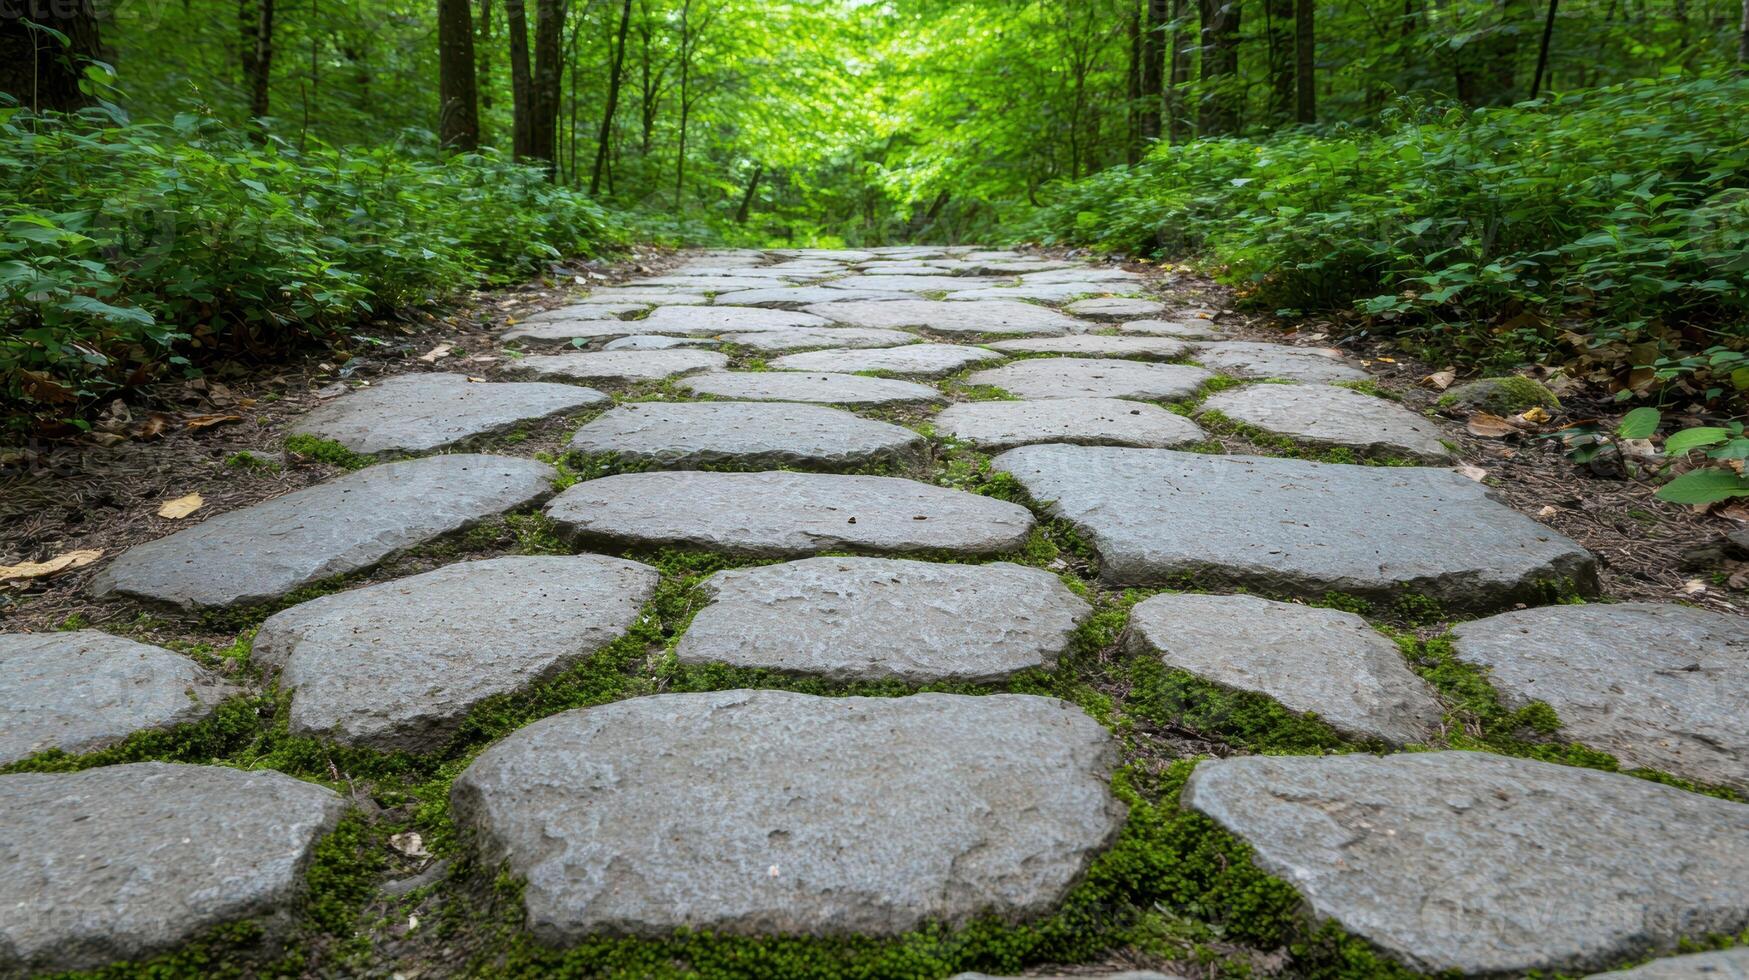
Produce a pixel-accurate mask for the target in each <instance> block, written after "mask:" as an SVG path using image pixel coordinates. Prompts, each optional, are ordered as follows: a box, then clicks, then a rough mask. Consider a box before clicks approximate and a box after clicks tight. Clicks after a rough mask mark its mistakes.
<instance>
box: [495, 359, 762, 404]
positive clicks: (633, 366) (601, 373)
mask: <svg viewBox="0 0 1749 980" xmlns="http://www.w3.org/2000/svg"><path fill="white" fill-rule="evenodd" d="M728 366H729V358H728V355H726V354H719V353H717V352H716V351H710V350H688V349H680V348H677V349H673V350H647V351H646V350H603V351H567V352H566V353H563V354H535V355H532V356H529V357H524V358H522V359H521V360H518V361H514V362H512V363H511V365H510V369H511V370H513V371H517V372H519V373H522V374H528V375H531V376H533V377H537V378H563V379H565V380H566V381H577V382H581V383H583V384H597V385H629V384H638V383H640V382H645V381H661V380H664V379H666V378H677V377H681V376H683V375H688V374H697V373H698V372H700V371H720V370H722V369H723V368H726V367H728ZM603 397H604V398H605V397H606V396H603ZM607 400H608V401H612V399H607Z"/></svg>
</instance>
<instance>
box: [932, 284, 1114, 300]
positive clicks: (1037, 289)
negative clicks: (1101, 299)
mask: <svg viewBox="0 0 1749 980" xmlns="http://www.w3.org/2000/svg"><path fill="white" fill-rule="evenodd" d="M1128 288H1129V287H1127V286H1122V285H1114V284H1112V283H1109V282H1023V283H1020V284H1019V285H1014V286H987V287H984V288H982V289H965V290H960V291H958V292H953V293H948V294H947V298H948V299H950V300H954V301H956V302H962V303H963V302H979V303H984V302H1001V301H1004V300H1012V301H1021V300H1032V301H1034V302H1038V303H1061V302H1064V301H1065V300H1072V299H1076V298H1078V297H1083V296H1088V297H1091V296H1100V295H1104V294H1106V293H1112V292H1123V291H1125V290H1127V289H1128Z"/></svg>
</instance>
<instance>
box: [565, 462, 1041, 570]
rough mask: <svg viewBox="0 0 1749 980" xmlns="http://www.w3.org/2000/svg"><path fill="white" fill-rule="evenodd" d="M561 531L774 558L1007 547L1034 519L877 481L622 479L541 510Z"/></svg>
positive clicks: (731, 476) (1019, 542) (628, 543)
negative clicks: (859, 552) (822, 553)
mask: <svg viewBox="0 0 1749 980" xmlns="http://www.w3.org/2000/svg"><path fill="white" fill-rule="evenodd" d="M547 515H548V516H549V517H551V518H552V519H553V520H554V522H556V523H557V524H558V525H559V527H560V529H561V530H563V531H564V532H565V533H567V534H569V535H571V536H572V537H573V538H574V539H576V540H578V541H583V542H601V543H605V544H608V545H611V546H614V547H637V548H660V547H665V546H674V547H685V548H696V549H701V550H708V551H720V552H725V553H728V554H738V555H761V556H767V557H773V558H787V557H801V556H806V555H812V554H815V553H818V552H821V551H864V552H885V553H893V552H909V551H923V550H925V549H931V550H933V549H940V550H943V551H950V552H955V553H960V554H968V555H986V554H995V553H1001V552H1007V551H1015V550H1018V549H1020V548H1022V547H1024V546H1025V545H1026V539H1027V536H1028V535H1029V534H1031V533H1032V527H1033V520H1032V514H1031V512H1029V511H1028V510H1027V509H1026V508H1024V507H1021V506H1019V505H1017V504H1011V503H1008V502H1007V501H1003V500H996V499H994V498H992V497H983V496H979V495H978V494H975V493H966V492H964V491H960V490H949V489H947V488H945V487H937V486H932V485H930V484H927V483H918V482H916V481H913V480H901V479H897V478H895V477H885V476H826V475H821V474H815V473H787V472H772V473H700V472H690V471H678V472H664V473H625V474H621V475H619V476H610V477H606V478H604V479H600V480H588V481H585V482H583V483H579V484H577V485H576V486H574V487H572V488H570V489H569V490H566V491H565V492H564V493H562V494H560V495H559V496H558V497H556V498H554V500H553V501H552V502H551V503H550V504H548V505H547Z"/></svg>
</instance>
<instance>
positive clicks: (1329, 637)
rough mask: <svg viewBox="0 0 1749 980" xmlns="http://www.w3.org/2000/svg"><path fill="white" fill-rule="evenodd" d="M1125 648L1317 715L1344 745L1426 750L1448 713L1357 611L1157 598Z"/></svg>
mask: <svg viewBox="0 0 1749 980" xmlns="http://www.w3.org/2000/svg"><path fill="white" fill-rule="evenodd" d="M1125 645H1126V647H1127V650H1128V652H1129V653H1131V654H1132V655H1135V656H1145V657H1155V658H1158V659H1159V660H1160V662H1161V663H1163V664H1165V665H1166V666H1167V667H1170V668H1172V669H1174V670H1181V671H1185V672H1187V673H1190V674H1194V675H1196V676H1197V677H1199V678H1201V679H1203V680H1205V681H1208V682H1210V683H1213V684H1216V685H1218V686H1220V687H1224V688H1227V689H1228V690H1233V691H1247V692H1251V693H1255V694H1262V695H1265V696H1267V697H1270V698H1273V699H1274V700H1275V701H1276V702H1278V703H1279V704H1281V705H1282V706H1283V707H1285V708H1287V709H1288V710H1290V711H1297V712H1299V713H1301V714H1313V715H1317V716H1318V718H1319V719H1320V720H1322V721H1323V722H1324V723H1326V724H1328V725H1329V726H1330V727H1331V728H1333V729H1335V730H1336V732H1337V734H1339V735H1342V736H1343V737H1345V738H1350V739H1356V740H1360V741H1368V742H1383V743H1385V744H1388V745H1407V744H1411V743H1416V742H1424V741H1427V739H1428V738H1429V737H1430V736H1432V735H1433V734H1434V733H1435V732H1436V731H1438V729H1439V725H1440V722H1441V720H1442V719H1443V718H1444V714H1445V713H1444V711H1443V710H1441V708H1440V705H1439V701H1438V700H1437V699H1436V698H1435V697H1434V695H1433V691H1432V689H1430V688H1429V687H1428V686H1427V683H1426V682H1425V681H1423V680H1422V679H1421V678H1420V677H1418V676H1416V674H1415V672H1414V671H1412V670H1410V669H1409V667H1408V665H1407V664H1405V663H1404V662H1403V655H1402V653H1401V652H1399V651H1398V649H1397V645H1396V644H1395V643H1392V642H1391V641H1390V640H1387V639H1385V638H1384V637H1383V636H1380V635H1379V633H1378V632H1377V631H1376V630H1374V629H1373V628H1372V627H1371V626H1369V625H1367V622H1366V620H1364V619H1361V618H1360V617H1359V616H1356V615H1354V614H1353V613H1345V612H1338V611H1337V610H1334V609H1314V608H1312V607H1310V606H1300V605H1294V604H1292V603H1287V602H1271V601H1270V600H1268V599H1260V598H1257V597H1256V596H1248V595H1194V594H1184V595H1170V594H1168V595H1158V596H1155V597H1153V598H1152V599H1147V600H1144V601H1143V602H1141V603H1139V604H1138V605H1137V606H1136V607H1135V608H1134V609H1133V610H1132V611H1131V612H1130V628H1129V632H1128V634H1127V639H1126V641H1125Z"/></svg>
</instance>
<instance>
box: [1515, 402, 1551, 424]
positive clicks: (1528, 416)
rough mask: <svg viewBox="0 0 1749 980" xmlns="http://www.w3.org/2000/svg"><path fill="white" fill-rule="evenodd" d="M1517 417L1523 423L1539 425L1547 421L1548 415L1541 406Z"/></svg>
mask: <svg viewBox="0 0 1749 980" xmlns="http://www.w3.org/2000/svg"><path fill="white" fill-rule="evenodd" d="M1518 417H1519V418H1520V419H1522V420H1523V421H1525V422H1531V423H1537V424H1540V423H1543V422H1547V421H1548V420H1549V413H1548V410H1547V409H1545V408H1543V407H1542V406H1541V405H1536V406H1533V407H1531V408H1529V409H1527V410H1525V411H1524V412H1523V413H1521V414H1520V415H1519V416H1518Z"/></svg>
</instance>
